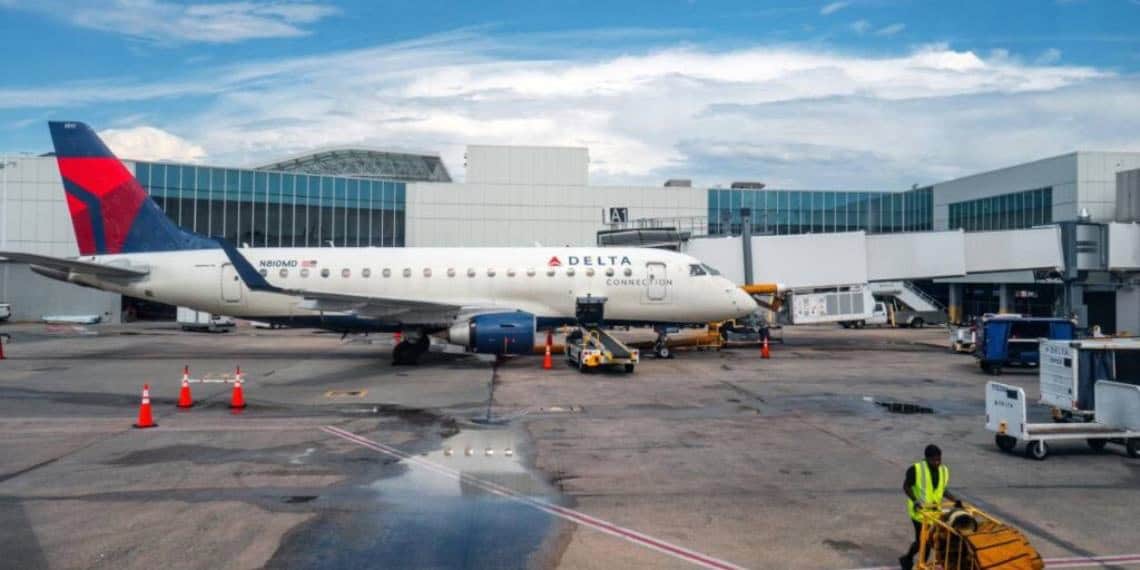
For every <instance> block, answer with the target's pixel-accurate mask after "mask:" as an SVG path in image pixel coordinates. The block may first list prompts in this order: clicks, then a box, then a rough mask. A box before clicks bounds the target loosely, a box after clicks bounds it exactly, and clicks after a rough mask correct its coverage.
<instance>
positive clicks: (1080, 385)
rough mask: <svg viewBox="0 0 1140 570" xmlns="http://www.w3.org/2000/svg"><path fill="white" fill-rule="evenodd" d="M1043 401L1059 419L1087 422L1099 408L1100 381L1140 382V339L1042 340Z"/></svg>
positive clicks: (1041, 373)
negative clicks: (1097, 393) (1098, 392)
mask: <svg viewBox="0 0 1140 570" xmlns="http://www.w3.org/2000/svg"><path fill="white" fill-rule="evenodd" d="M1039 375H1040V380H1041V403H1042V404H1045V405H1046V406H1052V407H1053V417H1054V419H1056V420H1058V421H1074V420H1076V421H1082V420H1085V421H1087V420H1088V419H1091V418H1092V416H1093V414H1094V411H1095V410H1096V391H1095V390H1094V389H1093V388H1094V386H1095V385H1096V383H1097V382H1100V381H1102V380H1111V381H1113V382H1120V383H1123V384H1140V339H1135V338H1094V339H1082V340H1043V341H1041V367H1040V369H1039Z"/></svg>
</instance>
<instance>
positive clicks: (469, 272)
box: [467, 267, 475, 277]
mask: <svg viewBox="0 0 1140 570" xmlns="http://www.w3.org/2000/svg"><path fill="white" fill-rule="evenodd" d="M467 276H468V277H474V276H475V268H474V267H468V268H467Z"/></svg>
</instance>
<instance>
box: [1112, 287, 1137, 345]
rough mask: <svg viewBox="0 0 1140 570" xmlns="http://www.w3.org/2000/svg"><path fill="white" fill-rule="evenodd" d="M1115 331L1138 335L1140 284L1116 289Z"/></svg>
mask: <svg viewBox="0 0 1140 570" xmlns="http://www.w3.org/2000/svg"><path fill="white" fill-rule="evenodd" d="M1116 331H1117V332H1123V331H1127V332H1129V333H1131V334H1132V335H1133V336H1136V335H1140V284H1133V285H1132V286H1130V287H1124V288H1122V289H1117V291H1116Z"/></svg>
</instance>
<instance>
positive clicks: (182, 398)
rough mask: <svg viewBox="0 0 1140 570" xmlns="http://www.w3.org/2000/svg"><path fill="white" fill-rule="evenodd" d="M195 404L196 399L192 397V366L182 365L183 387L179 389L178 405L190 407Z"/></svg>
mask: <svg viewBox="0 0 1140 570" xmlns="http://www.w3.org/2000/svg"><path fill="white" fill-rule="evenodd" d="M193 405H194V399H193V398H191V397H190V367H189V366H183V367H182V389H181V390H179V391H178V407H179V408H189V407H190V406H193Z"/></svg>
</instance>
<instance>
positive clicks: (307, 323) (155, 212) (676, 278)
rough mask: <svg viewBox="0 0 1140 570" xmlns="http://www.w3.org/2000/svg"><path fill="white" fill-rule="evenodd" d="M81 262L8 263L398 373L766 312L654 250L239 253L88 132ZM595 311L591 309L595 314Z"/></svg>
mask: <svg viewBox="0 0 1140 570" xmlns="http://www.w3.org/2000/svg"><path fill="white" fill-rule="evenodd" d="M49 128H50V131H51V137H52V143H53V145H54V147H55V155H56V160H57V162H58V165H59V171H60V175H61V177H62V179H63V186H64V190H65V192H66V198H67V205H68V209H69V211H70V214H71V220H72V225H73V227H74V230H75V237H76V241H77V244H78V246H79V254H80V255H79V257H77V258H73V259H65V258H57V257H50V256H44V255H37V254H28V253H17V252H0V258H6V259H8V260H11V261H16V262H22V263H28V264H30V267H31V269H32V270H33V271H35V272H36V273H39V274H40V275H44V276H46V277H49V278H52V279H57V280H60V281H65V282H69V283H74V284H76V285H81V286H87V287H93V288H96V289H101V290H105V291H113V292H116V293H120V294H122V295H127V296H130V297H136V298H140V299H146V300H152V301H158V302H162V303H167V304H170V305H178V306H184V307H190V308H193V309H197V310H200V311H207V312H210V313H214V314H219V315H227V316H231V317H236V318H241V319H249V320H254V321H262V322H268V323H273V324H282V325H287V326H294V327H315V328H321V329H328V330H333V331H338V332H346V333H347V332H397V331H398V332H400V333H402V338H403V340H402V341H401V342H400V343H399V344H397V345H396V347H395V349H394V351H393V360H394V362H395V363H397V364H414V363H415V362H416V360H417V359H418V357H419V356H420V355H422V354H423V353H424V352H426V351H427V349H428V346H429V344H430V339H429V338H428V337H429V336H433V335H434V336H439V337H441V338H443V339H445V340H447V341H448V342H450V343H453V344H458V345H461V346H463V347H465V349H466V350H468V351H471V352H478V353H490V354H496V355H506V354H528V353H531V352H532V351H533V350H534V339H535V334H536V331H544V330H550V329H552V328H554V327H558V326H562V325H574V324H577V322H578V321H577V317H576V315H577V310H578V309H579V308H580V304H581V303H582V300H583V299H587V300H590V299H592V300H593V301H594V302H595V303H596V302H597V301H598V300H604V304H603V311H604V317H603V322H604V324H606V325H631V326H652V327H655V328H657V329H658V331H659V334H660V335H662V337H663V335H664V331H665V330H666V328H668V327H677V326H686V325H695V324H705V323H708V322H710V321H720V320H727V319H732V318H738V317H743V316H745V315H748V314H751V313H753V312H755V311H756V310H757V309H758V306H757V304H756V301H755V300H754V299H753V298H752V297H751V296H750V295H749V294H748V293H746V292H745V291H743V290H742V289H741V288H739V287H737V286H736V285H735V284H733V283H732V282H731V281H729V280H728V279H726V278H724V277H722V276H720V275H719V273H718V272H717V271H716V270H715V269H713V268H711V267H709V266H707V265H705V264H703V263H701V262H700V261H699V260H697V259H695V258H693V257H690V256H688V255H683V254H680V253H676V252H672V251H665V250H659V249H645V248H616V247H615V248H599V247H562V248H550V247H494V248H489V247H477V248H476V247H473V248H434V247H433V248H416V247H408V248H375V247H369V248H273V247H265V248H240V249H239V248H237V247H235V246H234V245H232V244H230V243H228V242H227V241H225V240H223V239H219V238H209V237H205V236H202V235H199V234H195V233H193V232H190V231H187V230H185V229H182V228H180V227H178V226H177V225H176V224H175V223H174V222H173V221H171V220H170V218H168V217H167V216H166V214H165V213H164V212H163V211H162V210H161V209H160V208H159V206H158V204H156V203H155V202H154V201H153V200H151V199H150V197H149V196H148V195H147V194H146V192H145V191H144V190H143V187H142V185H141V184H139V182H138V181H137V180H136V179H135V177H134V176H133V175H132V174H131V173H130V172H129V171H128V170H127V168H126V167H125V166H124V165H123V164H122V163H121V162H120V161H119V160H118V158H116V157H115V156H114V154H112V153H111V151H110V150H109V149H108V148H107V146H106V145H105V144H104V143H103V141H102V140H101V139H100V138H99V137H98V135H96V134H95V132H94V131H93V130H92V129H91V128H90V127H89V126H87V125H86V124H84V123H80V122H73V121H60V122H57V121H52V122H49ZM587 302H589V301H587Z"/></svg>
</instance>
